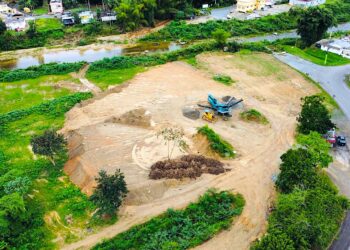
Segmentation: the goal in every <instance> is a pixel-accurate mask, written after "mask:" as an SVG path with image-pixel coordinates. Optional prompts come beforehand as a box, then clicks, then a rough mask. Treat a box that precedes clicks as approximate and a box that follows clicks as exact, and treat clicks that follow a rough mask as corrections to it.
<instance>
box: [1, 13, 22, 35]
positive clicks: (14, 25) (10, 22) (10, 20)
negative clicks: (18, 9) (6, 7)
mask: <svg viewBox="0 0 350 250" xmlns="http://www.w3.org/2000/svg"><path fill="white" fill-rule="evenodd" d="M5 25H6V28H7V29H8V30H15V31H22V30H25V29H26V27H27V22H26V20H25V18H24V16H23V14H22V13H16V14H13V15H8V16H7V17H6V18H5Z"/></svg>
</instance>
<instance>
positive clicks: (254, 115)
mask: <svg viewBox="0 0 350 250" xmlns="http://www.w3.org/2000/svg"><path fill="white" fill-rule="evenodd" d="M240 117H241V119H243V120H246V121H253V122H257V123H261V124H268V123H269V121H268V120H267V118H266V117H265V116H264V115H263V114H261V113H260V112H259V111H257V110H256V109H249V110H247V111H243V112H241V113H240Z"/></svg>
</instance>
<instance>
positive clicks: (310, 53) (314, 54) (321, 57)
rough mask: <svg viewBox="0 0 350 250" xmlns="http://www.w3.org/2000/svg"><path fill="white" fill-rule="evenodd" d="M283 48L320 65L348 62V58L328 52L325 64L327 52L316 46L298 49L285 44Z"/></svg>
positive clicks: (337, 64) (336, 64)
mask: <svg viewBox="0 0 350 250" xmlns="http://www.w3.org/2000/svg"><path fill="white" fill-rule="evenodd" d="M283 49H284V50H285V51H286V52H288V53H290V54H292V55H296V56H298V57H301V58H303V59H305V60H308V61H310V62H313V63H315V64H318V65H322V66H339V65H345V64H349V63H350V59H347V58H345V57H342V56H340V55H337V54H334V53H331V52H328V58H327V63H326V64H325V58H326V54H327V52H326V51H323V50H321V49H318V48H306V49H300V48H298V47H294V46H287V45H285V46H283Z"/></svg>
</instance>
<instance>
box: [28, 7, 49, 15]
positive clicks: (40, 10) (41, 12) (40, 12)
mask: <svg viewBox="0 0 350 250" xmlns="http://www.w3.org/2000/svg"><path fill="white" fill-rule="evenodd" d="M32 12H33V14H34V15H44V14H47V13H48V12H49V10H48V8H45V7H41V8H37V9H34V10H33V11H32Z"/></svg>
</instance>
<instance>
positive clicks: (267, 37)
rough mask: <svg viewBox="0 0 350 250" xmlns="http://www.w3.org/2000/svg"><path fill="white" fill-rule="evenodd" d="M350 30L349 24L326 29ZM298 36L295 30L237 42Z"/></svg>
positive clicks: (241, 39) (242, 39) (274, 39)
mask: <svg viewBox="0 0 350 250" xmlns="http://www.w3.org/2000/svg"><path fill="white" fill-rule="evenodd" d="M348 30H350V22H348V23H343V24H339V25H338V26H337V27H332V28H330V29H328V32H335V31H348ZM298 37H299V35H298V34H297V32H296V31H295V30H293V31H289V32H283V33H279V34H277V35H273V34H268V35H262V36H256V37H250V38H238V39H237V40H238V41H244V42H260V41H264V40H266V41H269V42H273V41H276V40H278V39H283V38H298Z"/></svg>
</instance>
